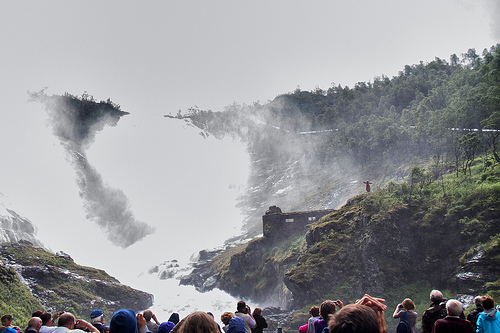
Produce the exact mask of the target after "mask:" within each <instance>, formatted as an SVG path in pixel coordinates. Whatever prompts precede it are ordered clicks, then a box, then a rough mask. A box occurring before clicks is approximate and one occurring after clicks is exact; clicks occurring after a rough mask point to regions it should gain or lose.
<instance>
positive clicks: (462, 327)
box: [433, 316, 472, 333]
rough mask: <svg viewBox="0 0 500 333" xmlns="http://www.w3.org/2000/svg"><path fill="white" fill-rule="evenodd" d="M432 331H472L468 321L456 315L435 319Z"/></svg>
mask: <svg viewBox="0 0 500 333" xmlns="http://www.w3.org/2000/svg"><path fill="white" fill-rule="evenodd" d="M433 332H434V333H472V325H471V323H470V321H468V320H465V319H460V318H457V317H449V316H448V317H446V318H444V319H438V320H436V323H435V324H434V331H433Z"/></svg>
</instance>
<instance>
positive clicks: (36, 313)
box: [31, 310, 43, 318]
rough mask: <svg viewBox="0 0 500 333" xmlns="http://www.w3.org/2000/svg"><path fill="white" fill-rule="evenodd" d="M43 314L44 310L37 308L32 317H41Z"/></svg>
mask: <svg viewBox="0 0 500 333" xmlns="http://www.w3.org/2000/svg"><path fill="white" fill-rule="evenodd" d="M42 314H43V311H40V310H36V311H35V312H33V313H32V314H31V317H38V318H40V316H41V315H42Z"/></svg>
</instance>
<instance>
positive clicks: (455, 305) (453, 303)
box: [446, 299, 463, 316]
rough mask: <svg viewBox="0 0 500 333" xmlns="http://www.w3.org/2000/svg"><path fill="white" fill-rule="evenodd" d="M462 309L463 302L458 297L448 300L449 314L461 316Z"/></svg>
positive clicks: (447, 308) (447, 309)
mask: <svg viewBox="0 0 500 333" xmlns="http://www.w3.org/2000/svg"><path fill="white" fill-rule="evenodd" d="M462 310H463V306H462V303H460V302H459V301H457V300H456V299H450V300H448V302H446V311H447V312H448V316H460V314H461V313H462Z"/></svg>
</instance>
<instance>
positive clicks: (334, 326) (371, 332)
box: [328, 304, 379, 333]
mask: <svg viewBox="0 0 500 333" xmlns="http://www.w3.org/2000/svg"><path fill="white" fill-rule="evenodd" d="M328 326H329V331H330V333H361V332H362V333H378V332H379V327H378V319H377V315H376V314H375V311H373V309H372V308H370V307H368V306H366V305H357V304H349V305H346V306H344V307H343V308H342V309H340V311H339V312H337V313H336V314H335V315H333V316H331V319H330V321H329V322H328Z"/></svg>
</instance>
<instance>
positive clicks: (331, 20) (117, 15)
mask: <svg viewBox="0 0 500 333" xmlns="http://www.w3.org/2000/svg"><path fill="white" fill-rule="evenodd" d="M499 9H500V5H499V2H498V1H497V0H418V1H401V0H387V1H376V0H360V1H321V0H318V1H296V0H286V1H270V0H266V1H256V0H252V1H235V0H227V1H201V0H197V1H125V0H120V1H68V0H65V1H19V0H16V1H5V0H4V1H0V142H1V144H0V158H1V160H0V192H1V193H3V194H4V195H5V196H7V197H8V198H10V200H11V201H12V203H13V206H14V207H13V208H14V209H15V210H16V211H18V213H20V214H21V215H23V216H26V217H28V218H29V219H31V220H32V221H33V222H34V223H35V224H37V225H38V226H39V227H40V228H41V230H40V231H39V235H40V238H41V239H42V241H43V242H44V243H46V244H48V246H50V247H51V248H52V249H53V250H54V251H58V250H64V251H66V252H68V253H70V254H71V255H72V256H73V257H74V258H75V259H76V260H77V262H78V263H82V264H86V265H93V266H95V267H99V268H105V269H106V270H107V271H110V272H111V273H112V274H115V275H117V276H118V277H119V278H121V279H122V280H123V279H125V280H126V278H122V277H121V276H120V274H122V273H124V272H123V271H129V270H128V269H127V267H126V266H124V265H118V266H120V267H117V265H115V266H110V265H112V263H113V262H115V263H116V262H118V258H119V257H120V256H122V255H124V254H125V255H129V254H130V253H131V251H135V252H136V253H141V255H143V254H144V253H145V252H144V251H156V252H155V256H154V258H152V259H150V260H149V261H148V260H145V261H147V264H148V265H149V264H151V263H152V262H158V261H159V262H162V261H163V260H165V259H173V257H174V256H176V255H177V254H175V251H176V250H177V249H182V251H189V250H190V249H192V248H193V246H194V247H196V246H195V245H193V244H198V243H197V242H199V246H208V245H207V244H214V246H215V245H218V243H220V242H221V240H223V239H225V236H226V235H227V236H230V235H231V234H233V233H235V232H237V230H238V228H237V225H238V223H239V222H240V221H238V212H237V211H236V210H235V209H234V203H235V202H234V198H235V196H236V193H235V191H234V190H231V191H229V190H228V188H229V186H230V185H231V184H235V185H241V184H244V182H245V179H246V175H247V169H246V168H247V163H248V161H247V159H246V157H245V154H244V152H243V150H242V149H241V147H239V146H238V144H237V143H216V142H214V141H213V140H212V141H210V140H208V141H203V140H201V137H200V136H198V134H197V132H196V131H194V130H192V129H188V128H184V127H182V126H178V125H173V123H172V122H173V121H172V120H168V119H166V118H164V117H163V115H164V114H168V113H172V114H175V113H176V112H177V110H179V109H182V110H186V109H187V108H188V107H191V106H193V105H197V106H198V107H200V108H202V109H212V110H220V109H222V108H223V107H224V106H226V105H229V104H231V103H233V102H237V103H246V104H251V103H253V102H255V101H260V102H266V101H268V100H272V99H273V98H274V97H276V96H277V95H279V94H282V93H287V92H291V91H293V90H295V89H296V87H297V86H300V87H301V89H303V90H313V89H315V88H316V87H320V88H322V89H327V88H329V87H330V86H331V84H332V82H334V83H335V84H341V85H343V86H345V85H348V86H350V87H352V86H353V85H354V84H355V83H356V82H360V81H363V82H367V81H373V78H374V77H375V76H380V75H382V74H385V75H387V76H389V77H392V76H394V75H397V73H398V71H400V70H402V69H403V67H404V65H407V64H409V65H411V64H415V63H418V62H420V61H424V62H427V61H432V60H433V59H434V57H436V56H437V57H440V58H442V59H445V60H449V56H450V55H451V54H453V53H455V54H457V55H458V56H460V55H461V54H462V53H465V52H466V51H467V50H468V49H469V48H475V49H476V51H477V53H478V54H481V52H482V50H483V49H484V48H488V49H489V48H490V47H491V46H492V45H494V44H496V43H498V42H500V29H499V25H498V17H500V11H499ZM43 87H48V90H47V93H48V94H62V93H64V92H69V93H71V94H82V93H83V92H84V91H87V92H88V93H89V94H91V95H93V96H94V97H95V98H96V99H98V100H100V99H107V98H108V97H110V98H111V99H112V100H113V101H114V102H116V103H118V104H120V105H121V106H122V109H123V110H125V111H128V112H130V113H131V114H130V115H129V116H126V117H124V118H123V119H122V120H121V121H120V123H119V124H118V126H117V128H109V129H105V130H104V131H103V132H102V133H101V134H99V135H98V136H97V139H96V142H95V145H94V146H93V147H92V148H91V149H90V150H89V151H88V158H89V162H90V163H91V164H92V165H94V166H95V167H96V169H97V170H98V171H99V172H100V173H101V174H102V176H103V178H104V179H105V180H106V181H108V182H109V183H110V185H111V186H114V187H116V188H120V189H122V190H123V191H124V193H125V194H126V195H127V196H128V197H129V199H130V201H131V206H132V208H133V210H134V211H135V214H136V217H137V218H138V219H139V220H143V221H146V222H147V223H149V224H151V225H154V226H156V228H157V235H156V237H160V239H163V242H164V243H162V244H161V245H162V246H163V249H165V251H169V254H168V255H167V257H165V258H164V257H163V256H162V254H161V247H160V249H159V248H158V244H159V240H158V239H155V238H152V239H146V240H145V241H144V242H143V243H142V245H141V244H138V245H137V246H136V245H134V246H132V247H131V248H132V249H131V250H122V249H116V248H113V247H111V246H110V244H109V242H107V240H106V239H105V237H102V235H99V230H98V229H97V228H96V226H95V225H93V224H92V223H89V222H88V221H86V219H85V216H84V213H83V212H82V208H81V207H82V204H81V201H80V198H79V196H78V189H77V186H76V184H75V181H74V170H73V169H72V167H71V166H70V165H69V164H68V159H67V158H66V157H65V153H64V151H63V149H62V148H61V147H60V146H59V143H58V141H57V139H56V138H55V137H54V136H53V135H52V134H51V129H50V128H49V127H46V116H45V113H44V112H41V111H40V106H39V105H33V104H28V103H26V100H27V94H26V91H27V90H31V91H36V90H39V89H41V88H43ZM207 142H208V143H207ZM214 156H216V157H217V158H214ZM222 156H223V157H229V158H230V160H227V159H223V158H221V157H222ZM226 214H227V216H226ZM225 219H226V220H225ZM227 220H231V222H230V223H228V222H227ZM178 221H182V222H183V224H182V225H181V226H180V227H179V226H178V225H175V223H177V222H178ZM221 221H222V222H221ZM217 223H219V224H217ZM220 223H225V224H220ZM63 225H64V226H65V228H68V229H71V230H70V232H71V233H72V234H73V235H75V234H79V236H78V239H80V241H75V239H76V238H75V237H64V233H63V232H62V230H61V229H62V227H61V226H63ZM194 226H195V227H194ZM194 228H195V229H194ZM210 230H212V231H215V234H214V235H212V234H210V236H208V235H209V234H208V232H209V231H210ZM195 231H196V232H197V233H198V234H201V235H202V236H200V237H199V238H196V239H191V238H189V239H188V240H186V238H184V237H179V235H180V234H183V233H186V232H187V233H188V234H189V235H192V234H193V233H194V232H195ZM96 240H97V241H96ZM211 240H212V242H211ZM178 241H180V243H175V242H178ZM153 244H156V245H155V246H153ZM82 245H83V246H82ZM144 245H145V246H144ZM186 249H187V250H186ZM127 251H128V252H127ZM141 251H142V252H141ZM103 253H106V255H105V258H103V255H102V254H103ZM172 253H174V254H175V255H173V254H172ZM143 258H144V257H143Z"/></svg>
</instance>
